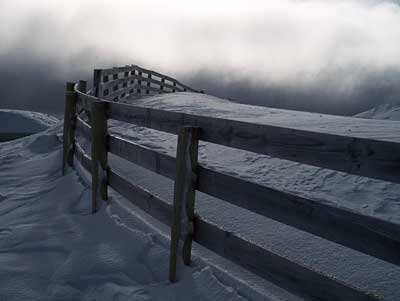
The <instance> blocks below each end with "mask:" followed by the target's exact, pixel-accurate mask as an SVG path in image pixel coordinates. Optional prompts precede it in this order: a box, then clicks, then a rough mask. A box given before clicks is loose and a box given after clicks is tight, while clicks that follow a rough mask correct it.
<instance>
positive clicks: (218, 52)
mask: <svg viewBox="0 0 400 301" xmlns="http://www.w3.org/2000/svg"><path fill="white" fill-rule="evenodd" d="M0 41H1V42H0V67H1V72H0V107H1V108H5V107H8V108H20V109H21V108H22V109H30V110H37V111H45V112H61V111H62V108H63V89H64V83H65V81H67V80H77V79H80V78H82V79H90V78H91V74H92V69H94V68H107V67H111V66H118V65H125V64H138V65H141V66H143V67H146V68H150V69H154V70H157V71H159V72H162V73H166V74H168V75H172V76H175V77H177V78H178V79H179V80H181V81H183V82H185V83H188V84H190V85H191V86H193V87H194V88H199V89H203V90H205V91H206V92H207V93H210V94H215V95H220V96H223V97H228V98H230V99H233V100H235V101H240V102H245V103H251V104H258V105H266V106H274V107H282V108H290V109H298V110H310V111H316V112H325V113H333V114H353V113H355V112H359V111H362V110H365V109H368V108H370V107H372V106H375V105H377V104H380V103H387V102H400V5H399V2H397V3H396V2H395V1H372V0H363V1H361V0H350V1H341V0H337V1H329V0H325V1H318V0H314V1H308V0H269V1H265V0H260V1H259V0H252V1H235V0H218V1H215V0H213V1H212V0H203V1H195V0H185V1H184V0H181V1H179V0H173V1H162V0H125V1H124V0H114V1H88V0H79V1H78V0H69V1H61V0H60V1H44V0H35V1H30V0H25V1H23V0H2V1H0Z"/></svg>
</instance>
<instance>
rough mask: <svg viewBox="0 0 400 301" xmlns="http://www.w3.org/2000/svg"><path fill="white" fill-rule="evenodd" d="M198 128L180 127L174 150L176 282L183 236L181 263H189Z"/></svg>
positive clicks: (172, 275) (172, 271) (171, 264)
mask: <svg viewBox="0 0 400 301" xmlns="http://www.w3.org/2000/svg"><path fill="white" fill-rule="evenodd" d="M198 141H199V128H197V127H189V126H185V127H182V128H181V129H180V132H179V136H178V145H177V151H176V178H175V188H174V204H173V208H174V210H173V220H172V226H171V246H170V261H169V279H170V281H171V282H175V281H176V268H177V259H178V253H179V245H180V244H179V241H180V238H183V240H184V244H183V250H182V256H183V262H184V264H186V265H189V264H190V259H191V247H192V236H193V230H194V229H193V218H194V201H195V192H196V188H197V157H198V144H199V142H198Z"/></svg>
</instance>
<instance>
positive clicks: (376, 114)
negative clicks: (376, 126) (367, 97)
mask: <svg viewBox="0 0 400 301" xmlns="http://www.w3.org/2000/svg"><path fill="white" fill-rule="evenodd" d="M354 117H357V118H367V119H385V120H398V121H400V104H383V105H380V106H377V107H375V108H372V109H370V110H368V111H365V112H362V113H359V114H357V115H354Z"/></svg>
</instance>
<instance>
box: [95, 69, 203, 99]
mask: <svg viewBox="0 0 400 301" xmlns="http://www.w3.org/2000/svg"><path fill="white" fill-rule="evenodd" d="M93 86H94V87H95V89H94V90H93V92H94V93H93V95H94V96H96V97H100V98H102V99H105V100H110V101H119V100H121V99H125V98H127V97H131V96H132V95H151V94H159V93H171V92H172V93H173V92H200V91H197V90H194V89H192V88H190V87H188V86H186V85H184V84H182V83H180V82H179V81H177V80H176V79H174V78H172V77H169V76H166V75H163V74H160V73H158V72H155V71H152V70H148V69H144V68H142V67H139V66H137V65H130V66H125V67H117V68H112V69H96V70H95V71H94V77H93Z"/></svg>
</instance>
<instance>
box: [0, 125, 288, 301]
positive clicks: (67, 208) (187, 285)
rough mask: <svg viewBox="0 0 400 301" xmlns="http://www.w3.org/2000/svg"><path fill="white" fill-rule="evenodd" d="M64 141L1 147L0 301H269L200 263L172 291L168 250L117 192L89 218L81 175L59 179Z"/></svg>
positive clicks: (55, 133) (57, 129) (47, 137)
mask: <svg viewBox="0 0 400 301" xmlns="http://www.w3.org/2000/svg"><path fill="white" fill-rule="evenodd" d="M16 120H19V119H16ZM49 122H50V120H49ZM61 135H62V124H57V125H56V126H53V127H51V128H50V129H48V130H46V131H44V132H41V133H37V134H34V135H31V136H29V137H26V138H23V139H18V140H14V141H10V142H5V143H0V166H1V169H0V237H1V239H0V264H1V267H2V268H1V269H0V299H1V300H221V301H222V300H245V297H244V295H247V296H251V297H252V299H253V300H261V299H264V297H263V298H261V297H260V296H259V295H258V294H257V293H255V292H253V291H251V290H249V289H248V288H247V287H246V285H243V284H240V283H239V282H238V281H235V280H229V279H228V277H224V276H220V275H218V274H217V273H216V272H215V271H214V270H213V269H212V268H211V267H210V266H208V265H206V264H205V263H203V262H202V261H201V260H197V259H195V264H194V265H193V266H191V267H181V268H180V269H181V272H182V276H181V280H180V281H179V282H177V283H175V284H170V283H169V281H168V280H167V275H168V258H169V244H168V242H167V241H166V240H165V239H162V237H161V235H160V234H158V233H156V232H155V231H154V230H152V229H151V227H150V226H149V225H147V224H145V223H144V222H140V220H139V218H132V217H133V214H130V213H128V212H129V211H128V209H127V208H125V207H122V206H121V205H120V201H121V200H118V198H120V197H119V196H118V195H117V194H115V193H113V192H111V198H112V199H114V200H115V201H113V202H112V204H111V205H110V206H102V208H100V211H99V212H98V213H96V214H94V215H92V214H90V210H91V208H90V186H89V185H88V183H87V179H86V177H85V175H84V173H82V172H81V174H79V173H78V171H77V170H72V169H70V170H69V171H68V173H67V174H66V175H65V176H62V175H61V160H62V143H61V139H60V137H61ZM238 290H240V291H241V292H240V293H239V292H238ZM286 295H289V296H290V294H287V293H286ZM267 299H269V298H267ZM271 300H276V299H271Z"/></svg>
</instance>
